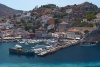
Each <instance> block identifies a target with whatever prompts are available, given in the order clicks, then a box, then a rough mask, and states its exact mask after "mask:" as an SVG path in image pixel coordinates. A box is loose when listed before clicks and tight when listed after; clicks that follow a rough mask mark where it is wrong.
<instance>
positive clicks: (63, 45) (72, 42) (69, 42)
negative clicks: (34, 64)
mask: <svg viewBox="0 0 100 67" xmlns="http://www.w3.org/2000/svg"><path fill="white" fill-rule="evenodd" d="M79 42H80V41H79V40H67V41H65V42H63V43H60V44H59V45H57V46H55V47H51V48H49V49H46V50H43V51H41V52H40V53H37V56H45V55H48V54H52V53H54V52H56V51H58V50H61V49H64V48H67V47H70V46H73V45H77V44H78V43H79Z"/></svg>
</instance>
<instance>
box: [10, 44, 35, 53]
mask: <svg viewBox="0 0 100 67" xmlns="http://www.w3.org/2000/svg"><path fill="white" fill-rule="evenodd" d="M9 53H11V54H17V55H34V54H35V53H34V51H32V50H26V51H25V50H22V46H20V45H18V44H17V45H15V47H14V48H9Z"/></svg>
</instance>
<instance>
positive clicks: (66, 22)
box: [60, 22, 68, 24]
mask: <svg viewBox="0 0 100 67" xmlns="http://www.w3.org/2000/svg"><path fill="white" fill-rule="evenodd" d="M60 24H68V23H67V22H61V23H60Z"/></svg>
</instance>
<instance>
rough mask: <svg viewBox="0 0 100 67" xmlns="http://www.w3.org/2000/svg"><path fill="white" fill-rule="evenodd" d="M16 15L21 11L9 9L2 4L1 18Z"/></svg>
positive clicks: (0, 5) (0, 8)
mask: <svg viewBox="0 0 100 67" xmlns="http://www.w3.org/2000/svg"><path fill="white" fill-rule="evenodd" d="M16 13H19V11H17V10H15V9H12V8H10V7H7V6H5V5H3V4H0V16H9V15H13V14H16Z"/></svg>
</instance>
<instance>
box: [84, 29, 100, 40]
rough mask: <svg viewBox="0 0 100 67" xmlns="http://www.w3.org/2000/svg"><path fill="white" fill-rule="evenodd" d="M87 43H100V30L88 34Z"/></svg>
mask: <svg viewBox="0 0 100 67" xmlns="http://www.w3.org/2000/svg"><path fill="white" fill-rule="evenodd" d="M85 40H86V41H100V30H94V31H92V32H91V33H89V34H87V36H86V37H85Z"/></svg>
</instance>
